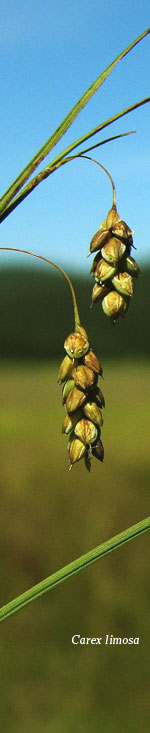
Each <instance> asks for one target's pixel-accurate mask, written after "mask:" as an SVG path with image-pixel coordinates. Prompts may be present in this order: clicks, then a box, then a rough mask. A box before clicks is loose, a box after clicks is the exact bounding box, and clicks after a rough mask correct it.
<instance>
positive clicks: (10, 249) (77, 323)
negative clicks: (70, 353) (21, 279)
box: [0, 247, 80, 330]
mask: <svg viewBox="0 0 150 733" xmlns="http://www.w3.org/2000/svg"><path fill="white" fill-rule="evenodd" d="M1 249H2V250H5V251H7V252H8V251H9V252H21V253H22V254H24V255H30V256H31V257H36V258H37V259H38V260H43V262H48V264H49V265H52V267H55V268H56V270H58V272H60V273H61V275H63V276H64V277H65V279H66V280H67V283H68V285H69V287H70V290H71V295H72V300H73V309H74V319H75V330H77V328H78V326H80V318H79V312H78V308H77V301H76V296H75V291H74V288H73V285H72V282H71V280H70V277H68V275H67V274H66V272H65V271H64V270H62V267H59V265H56V262H52V260H49V259H47V257H43V256H42V255H37V254H35V252H28V250H26V249H17V248H16V247H0V250H1Z"/></svg>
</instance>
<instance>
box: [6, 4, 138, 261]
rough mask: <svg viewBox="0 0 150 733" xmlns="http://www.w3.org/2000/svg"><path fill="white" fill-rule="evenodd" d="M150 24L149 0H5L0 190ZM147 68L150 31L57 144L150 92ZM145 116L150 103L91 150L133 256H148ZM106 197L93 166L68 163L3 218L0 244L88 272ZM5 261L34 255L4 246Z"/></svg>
mask: <svg viewBox="0 0 150 733" xmlns="http://www.w3.org/2000/svg"><path fill="white" fill-rule="evenodd" d="M149 25H150V9H149V0H143V1H142V0H132V3H131V1H130V0H74V2H72V3H70V0H57V3H56V0H49V2H48V0H43V1H42V0H36V1H35V0H32V2H31V0H30V1H29V0H26V1H25V0H1V119H0V127H1V141H2V144H1V194H2V193H3V192H4V190H5V189H6V188H7V187H8V186H9V184H10V183H11V182H12V180H13V179H14V178H15V176H17V174H18V173H19V172H20V171H21V169H22V168H23V167H24V166H25V165H26V163H27V162H28V161H29V160H30V158H31V157H32V156H33V155H34V154H35V153H36V151H37V150H38V149H39V148H40V147H41V145H43V143H44V142H45V141H46V139H47V138H48V137H49V136H50V134H51V133H52V132H53V131H54V129H55V128H56V127H57V126H58V124H59V123H60V122H61V120H62V119H63V117H64V116H65V115H66V114H67V112H68V111H69V109H70V108H71V107H72V106H73V105H74V104H75V102H76V101H77V100H78V98H79V97H80V96H81V95H82V94H83V92H84V91H85V89H86V88H87V87H88V86H89V85H90V84H91V83H92V82H93V81H94V79H96V78H97V76H98V75H99V74H100V73H101V72H102V71H103V70H104V69H105V67H106V66H108V64H109V63H110V62H111V61H112V60H113V59H114V58H115V57H116V56H117V55H118V54H119V53H120V51H122V50H123V49H124V48H125V47H126V46H127V45H128V44H129V43H131V42H132V41H133V40H134V39H135V38H136V37H137V36H138V35H140V33H142V32H143V31H144V30H146V28H147V27H148V26H149ZM149 68H150V36H148V37H147V38H146V39H144V40H143V41H142V42H141V43H140V44H139V45H138V46H137V47H136V48H135V49H134V50H133V51H131V53H130V54H129V55H128V56H127V57H126V58H125V59H124V60H123V61H121V62H120V63H119V64H118V66H117V67H116V68H115V69H114V71H113V72H112V73H111V74H110V76H109V78H108V79H107V81H106V82H105V83H104V84H103V86H102V87H101V89H100V90H99V91H98V92H97V93H96V94H95V95H94V97H93V99H92V100H91V101H90V102H89V104H88V105H87V106H86V107H85V109H84V110H83V112H81V114H80V115H79V117H78V119H77V120H76V121H75V123H74V124H73V126H72V127H71V128H70V129H69V131H68V132H67V133H66V135H65V136H64V138H63V139H62V140H61V141H60V143H59V145H57V148H55V151H56V152H59V150H62V149H63V148H65V147H66V145H67V144H69V143H71V142H72V141H73V140H74V139H76V138H77V137H79V136H80V135H82V134H84V133H85V132H86V131H88V130H90V129H91V128H93V127H95V126H96V125H98V124H99V123H100V122H102V121H103V120H105V119H107V118H108V117H110V116H111V115H113V114H116V113H117V112H119V111H120V110H121V109H123V108H125V107H127V106H128V105H131V104H133V103H135V102H137V101H138V100H140V99H142V98H144V97H147V96H150V84H149ZM149 121H150V104H148V105H145V106H144V107H141V108H140V109H139V110H136V111H135V112H133V113H132V114H130V115H128V116H127V117H125V118H123V119H122V120H120V122H119V121H117V122H116V123H115V124H114V125H113V126H111V127H108V128H107V130H106V131H105V133H104V132H103V133H101V135H100V134H99V136H97V141H99V140H100V139H102V137H103V138H104V137H107V136H109V134H110V135H115V134H118V133H120V132H126V131H127V130H135V129H136V131H137V132H136V135H132V136H130V137H126V138H125V139H121V140H117V141H115V142H112V143H108V144H107V145H105V146H103V147H101V148H100V149H98V150H96V151H93V156H94V157H97V159H98V160H99V161H100V162H101V163H102V164H103V165H104V166H105V167H106V168H108V170H109V171H110V173H111V175H112V177H113V178H114V181H115V185H116V190H117V204H118V211H119V214H120V216H121V217H122V218H123V219H125V221H126V222H127V223H128V225H129V226H130V227H131V228H132V229H134V243H135V246H136V247H137V254H136V258H137V261H138V262H139V263H141V261H143V262H144V261H147V260H149V259H150V237H149V225H148V222H149V199H150V175H149V168H150V146H149V127H150V125H149ZM93 142H96V139H95V140H94V141H93ZM89 144H90V143H89ZM91 144H92V143H91ZM55 151H52V154H51V156H48V158H47V161H46V162H48V161H49V160H50V158H51V157H54V152H55ZM91 155H92V153H91ZM42 167H43V166H42ZM111 202H112V194H111V186H110V183H109V181H108V179H107V177H106V176H105V174H104V173H103V172H102V171H100V169H99V168H98V166H95V165H94V164H92V163H90V162H88V161H75V162H73V163H69V164H68V165H66V166H65V167H64V168H62V170H60V171H58V172H57V173H55V174H54V175H53V176H51V177H50V178H49V179H47V181H46V182H44V183H42V184H40V186H38V188H37V189H36V190H35V191H34V192H33V193H32V194H31V195H30V196H29V197H28V198H27V199H26V200H25V201H24V202H23V203H22V204H20V206H19V207H18V208H17V209H16V210H15V211H14V212H13V213H12V214H11V215H10V216H9V217H8V219H6V220H5V221H4V222H3V223H2V224H1V246H12V247H22V248H25V249H31V250H32V251H34V252H37V253H39V254H43V255H45V256H46V257H48V256H49V257H50V258H51V259H55V261H56V262H57V263H58V264H60V265H62V267H65V268H66V270H67V271H68V272H70V271H71V270H72V269H73V268H74V269H75V270H77V269H78V268H80V269H82V271H85V272H88V271H89V268H90V266H91V261H90V259H86V254H87V253H88V250H89V242H90V239H91V237H92V236H93V234H94V233H95V231H96V230H97V229H98V227H99V225H100V223H101V221H102V220H103V219H104V218H105V216H106V214H107V211H108V209H109V208H110V206H111ZM133 254H134V253H133ZM1 262H2V264H4V263H5V264H8V263H9V262H10V263H12V262H13V263H14V264H17V263H18V264H21V262H22V263H25V264H26V265H27V264H28V265H29V264H30V259H29V258H27V257H26V258H25V257H23V256H21V255H20V256H19V255H18V256H17V255H11V253H8V254H3V253H2V252H1ZM36 266H38V263H37V264H36Z"/></svg>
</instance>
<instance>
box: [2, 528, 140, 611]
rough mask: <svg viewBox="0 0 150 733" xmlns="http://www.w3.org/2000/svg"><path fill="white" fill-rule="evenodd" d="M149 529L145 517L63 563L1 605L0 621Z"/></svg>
mask: <svg viewBox="0 0 150 733" xmlns="http://www.w3.org/2000/svg"><path fill="white" fill-rule="evenodd" d="M149 529H150V517H147V518H146V519H144V520H142V521H141V522H139V523H138V524H134V525H133V526H132V527H129V528H128V529H125V530H124V532H121V533H120V534H117V535H116V536H115V537H112V538H111V539H110V540H107V541H106V542H103V543H102V544H101V545H98V547H95V548H94V549H93V550H90V552H87V553H86V554H85V555H81V557H78V558H77V559H76V560H74V561H73V562H71V563H69V565H65V566H64V567H63V568H61V570H57V572H56V573H53V574H52V575H50V576H49V577H48V578H45V579H44V580H42V581H41V582H40V583H37V585H34V586H33V587H32V588H30V589H29V590H27V591H25V593H22V594H21V595H20V596H18V597H17V598H15V599H14V600H13V601H10V602H9V603H7V604H6V605H5V606H3V607H2V608H1V609H0V621H1V622H2V621H5V619H6V618H8V617H9V616H12V614H14V613H16V612H17V611H20V610H21V609H22V608H24V607H25V606H27V605H28V604H29V603H32V602H33V601H35V600H36V599H37V598H39V597H40V596H42V595H43V594H44V593H47V592H48V591H49V590H51V589H52V588H54V587H55V586H56V585H59V583H62V582H63V581H64V580H67V579H68V578H70V577H71V576H72V575H75V574H76V573H79V572H80V571H81V570H84V569H85V568H87V567H88V566H89V565H92V563H94V562H96V561H97V560H100V558H101V557H104V556H105V555H108V553H109V552H112V551H113V550H117V549H118V548H119V547H121V546H122V545H125V544H126V542H129V541H130V540H133V539H135V538H136V537H138V535H140V534H142V533H143V532H146V531H148V530H149Z"/></svg>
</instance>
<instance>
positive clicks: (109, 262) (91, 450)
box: [0, 29, 150, 621]
mask: <svg viewBox="0 0 150 733" xmlns="http://www.w3.org/2000/svg"><path fill="white" fill-rule="evenodd" d="M149 33H150V29H147V30H146V31H144V32H143V33H142V34H141V35H140V36H139V37H138V38H137V39H136V40H135V41H133V42H132V43H131V44H130V45H129V46H128V47H127V48H126V49H125V50H124V51H122V52H121V53H120V54H119V56H117V58H116V59H115V60H114V61H113V62H112V63H111V64H110V65H109V66H108V67H107V68H106V69H105V70H104V71H103V72H102V73H101V74H100V76H99V77H98V78H97V79H96V80H95V81H94V82H93V84H92V85H91V86H90V87H89V89H87V90H86V91H85V93H84V94H83V96H82V97H81V99H80V100H79V101H78V102H77V103H76V104H75V106H74V107H73V108H72V109H71V110H70V112H69V113H68V114H67V116H66V117H65V119H64V120H63V121H62V122H61V124H60V125H59V127H58V128H57V129H56V130H55V131H54V133H53V134H52V135H51V137H50V138H49V139H48V140H47V141H46V143H44V144H43V146H42V148H41V149H40V150H39V151H38V152H37V153H36V154H35V156H34V157H33V158H32V160H31V161H29V163H27V165H26V166H25V168H24V170H22V171H21V173H20V174H19V175H18V176H17V178H16V179H15V180H14V181H13V182H12V183H11V184H10V186H9V188H8V189H7V191H5V192H4V193H3V195H2V196H1V199H0V222H1V223H2V222H3V220H4V219H6V218H7V217H8V216H9V215H10V214H11V213H12V212H13V210H14V209H15V208H17V206H19V205H20V203H21V202H22V201H23V200H24V199H25V198H26V197H27V196H28V195H30V193H31V192H33V190H34V188H35V187H36V186H37V185H39V184H40V183H41V182H42V181H43V180H45V179H46V178H48V177H49V176H50V175H51V174H52V173H55V172H56V171H57V170H58V169H61V167H63V166H64V165H65V164H66V163H68V162H73V161H74V160H75V159H76V160H78V159H79V158H80V159H81V158H85V157H87V158H89V156H87V153H88V152H89V151H90V150H92V149H93V148H95V147H97V148H99V147H100V146H101V145H104V144H107V143H108V142H111V141H112V140H115V139H117V138H118V137H124V136H125V135H127V134H131V133H132V132H133V131H129V132H128V133H120V134H118V135H115V136H111V137H108V138H105V139H104V140H101V141H98V142H96V144H93V145H91V146H90V147H88V148H84V149H83V147H82V145H83V143H85V142H86V141H87V140H89V139H90V138H92V137H94V136H95V135H97V134H98V133H99V132H101V131H102V130H103V129H105V128H106V127H107V126H109V125H111V124H113V123H114V122H115V121H116V120H118V119H121V118H122V117H123V116H125V115H127V114H129V113H130V112H132V111H133V110H135V109H138V108H139V107H140V106H142V105H144V104H147V103H148V102H149V101H150V97H148V98H146V99H142V100H140V101H138V102H136V103H134V104H133V105H131V106H130V107H128V108H126V109H124V110H121V111H119V112H118V113H117V114H116V115H114V116H112V117H110V118H109V119H107V120H105V121H103V122H101V123H100V124H99V125H98V126H97V127H94V128H93V129H92V130H90V131H88V132H86V133H84V134H83V135H82V137H80V138H79V139H77V140H74V141H73V142H72V143H71V144H70V145H69V146H68V147H67V148H65V149H64V150H63V151H62V152H61V153H59V155H57V156H55V157H54V158H53V159H52V160H51V161H50V162H49V164H48V165H47V166H46V167H45V168H44V169H43V170H42V171H40V172H39V173H37V174H36V175H33V174H34V172H35V170H36V169H37V167H38V166H39V164H40V163H41V162H42V161H43V160H44V159H45V158H46V156H47V155H48V154H49V153H50V152H51V150H53V148H54V147H55V145H56V144H57V142H58V141H59V140H60V139H61V138H62V137H63V135H64V134H65V132H66V131H67V130H68V128H69V127H70V126H71V125H72V123H73V122H74V120H75V119H76V117H77V116H78V114H79V113H80V112H81V110H82V109H83V108H84V107H85V105H86V104H87V103H88V102H89V101H90V99H91V97H92V96H93V94H94V93H95V92H96V91H97V90H98V89H99V88H100V86H101V85H102V84H103V82H104V81H105V79H106V78H107V77H108V75H109V74H110V73H111V71H112V70H113V69H114V67H115V66H116V64H117V63H118V62H119V61H121V60H122V59H123V58H124V57H125V56H126V55H127V54H128V53H129V52H130V51H131V50H132V48H134V47H135V46H136V45H137V44H138V43H139V42H141V41H142V40H143V39H144V38H145V36H147V35H148V34H149ZM78 147H80V150H79V152H78V153H76V154H73V155H72V152H73V151H74V150H76V149H77V148H78ZM90 160H93V162H95V163H96V164H98V165H99V166H100V167H101V168H102V169H103V170H104V171H105V173H106V174H107V175H108V177H109V179H110V181H111V185H112V190H113V202H112V207H111V209H110V210H109V212H108V214H107V216H106V218H105V219H104V221H103V223H102V224H101V225H100V228H99V229H98V231H96V234H94V236H93V237H92V240H91V243H90V253H94V262H93V264H92V268H91V270H92V273H93V276H94V279H95V284H94V287H93V291H92V305H93V304H94V303H95V302H98V301H101V303H102V307H103V310H104V313H105V314H106V315H107V316H109V317H110V319H111V321H112V322H114V321H115V320H116V319H117V318H118V317H119V316H124V314H125V312H126V311H127V309H128V306H129V302H130V298H131V296H132V294H133V280H132V278H133V277H137V276H138V274H139V268H138V265H137V263H136V261H135V260H134V259H133V257H132V256H131V247H133V246H134V245H133V238H132V234H133V232H132V230H131V229H130V227H129V226H128V225H127V224H126V223H125V222H124V220H123V219H122V218H120V215H119V214H118V211H117V206H116V191H115V185H114V182H113V179H112V177H111V175H110V173H109V172H108V171H107V170H106V168H105V167H104V166H102V164H101V163H100V162H98V161H96V160H95V159H92V158H90ZM0 249H1V250H2V249H5V250H6V249H7V250H13V251H16V252H24V253H26V254H28V255H30V256H33V257H37V258H38V259H40V260H43V261H44V262H47V263H48V264H50V265H52V266H54V267H55V268H56V269H57V270H58V271H59V272H60V273H61V274H62V275H63V276H64V277H65V278H66V280H67V282H68V285H69V287H70V290H71V295H72V300H73V308H74V330H72V333H71V334H69V336H66V339H65V343H64V348H65V356H64V358H63V361H62V363H61V365H60V368H59V373H58V382H59V383H60V384H61V385H62V402H63V405H64V406H65V411H66V412H65V417H64V420H63V425H62V433H63V434H64V435H66V436H67V438H68V454H69V461H70V468H71V467H72V466H73V465H74V464H75V463H78V461H80V460H81V459H84V463H85V466H86V468H87V469H88V471H89V470H90V467H91V459H92V458H93V457H94V458H97V459H98V461H103V458H104V448H103V443H102V441H101V428H102V425H103V417H102V408H103V407H104V405H105V402H104V396H103V393H102V392H101V389H100V387H99V385H98V378H99V377H101V376H102V367H101V363H100V361H99V358H98V356H97V355H95V353H94V351H93V344H92V346H91V345H90V343H89V339H88V335H87V333H86V331H85V329H84V326H83V325H81V323H80V317H79V312H78V308H77V301H76V295H75V291H74V288H73V286H72V283H71V281H70V278H69V277H68V275H67V274H66V273H65V272H64V271H63V270H62V268H61V267H60V266H59V265H58V264H56V263H54V262H52V261H51V260H50V259H48V258H46V257H43V256H42V255H40V254H36V253H32V252H29V251H27V250H21V249H19V248H17V247H16V248H11V247H9V246H8V247H3V246H1V247H0ZM95 252H96V255H95ZM149 529H150V517H147V518H146V519H142V520H141V521H140V522H139V523H138V524H135V525H133V526H132V527H129V528H127V529H126V530H124V531H123V532H121V533H120V534H118V535H116V536H115V537H112V538H111V539H109V540H108V541H106V542H104V543H103V544H100V545H99V546H98V547H96V548H94V549H92V550H91V551H90V552H87V553H86V554H85V555H82V556H81V557H80V558H77V559H76V560H75V561H74V562H71V563H69V565H67V566H65V567H63V568H62V569H61V570H59V571H57V572H56V573H53V574H52V575H51V576H49V577H48V578H46V579H44V580H42V581H41V582H40V583H38V584H37V585H36V586H33V587H32V588H30V589H29V590H27V591H25V593H23V594H22V595H21V596H18V598H15V599H14V600H13V601H10V602H9V603H7V604H6V605H5V606H3V607H2V608H1V609H0V621H4V620H5V619H6V618H7V617H9V616H10V615H12V614H14V613H16V612H17V611H18V610H20V609H22V608H23V607H24V606H25V605H27V604H29V603H31V602H32V601H34V600H35V599H37V598H38V597H39V596H41V595H42V594H43V593H46V592H47V591H49V590H50V589H52V588H53V587H54V586H56V585H57V584H58V583H61V582H63V581H64V580H65V579H68V578H69V577H71V576H72V575H74V574H75V573H77V572H79V571H81V570H83V569H84V568H86V567H87V566H88V565H90V564H92V563H93V562H96V561H97V560H98V559H100V558H101V557H104V556H105V555H106V554H108V553H110V552H111V551H113V550H115V549H118V548H119V547H121V546H122V545H124V544H125V543H127V542H129V541H131V540H132V539H134V538H137V537H138V536H139V535H140V534H142V533H143V532H146V531H148V530H149Z"/></svg>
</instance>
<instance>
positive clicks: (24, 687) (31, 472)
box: [0, 359, 150, 733]
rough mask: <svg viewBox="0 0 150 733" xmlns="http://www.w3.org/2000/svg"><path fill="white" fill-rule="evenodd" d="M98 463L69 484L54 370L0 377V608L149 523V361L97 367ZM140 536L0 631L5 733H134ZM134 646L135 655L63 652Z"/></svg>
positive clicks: (142, 612) (142, 695)
mask: <svg viewBox="0 0 150 733" xmlns="http://www.w3.org/2000/svg"><path fill="white" fill-rule="evenodd" d="M103 369H104V381H103V383H101V384H102V389H103V392H104V394H105V400H106V408H105V412H104V427H103V436H102V439H103V442H104V446H105V461H104V464H102V465H101V464H99V463H98V461H96V460H94V459H93V464H92V471H91V475H89V474H88V473H87V472H86V471H85V468H84V462H83V461H81V463H79V464H78V465H76V466H75V467H74V469H73V470H72V472H71V473H70V472H68V456H67V439H66V438H65V437H64V436H61V423H62V419H63V415H64V412H63V408H62V406H61V388H60V387H58V386H57V370H58V364H54V363H53V365H52V366H51V365H49V363H48V362H46V363H40V364H35V363H31V362H30V363H28V362H27V363H26V364H24V363H23V362H16V363H15V362H14V363H11V364H9V363H8V362H4V363H3V364H1V366H0V393H1V395H0V399H1V410H0V438H1V441H0V442H1V461H0V484H1V494H0V513H1V555H0V557H1V559H0V564H1V605H2V604H4V603H6V602H7V601H9V600H10V599H11V598H12V597H15V596H16V595H17V594H19V593H21V592H23V591H24V590H26V589H27V588H28V587H30V586H31V585H32V584H34V583H37V582H38V581H39V580H40V579H42V578H44V577H46V576H47V575H49V574H50V573H51V572H53V571H55V570H56V569H57V568H59V567H61V566H63V565H64V564H66V563H68V562H69V561H71V560H73V559H74V558H76V557H77V556H78V555H80V554H83V553H84V552H86V551H87V550H89V549H91V548H92V547H94V546H96V545H98V544H99V543H100V542H102V541H104V540H106V539H108V538H109V537H111V536H112V535H113V534H116V533H118V532H120V531H121V530H123V529H125V528H127V527H128V526H130V525H132V524H134V523H135V522H138V521H140V520H141V519H144V517H146V516H147V515H148V514H149V483H150V482H149V478H150V460H149V453H150V449H149V434H150V418H149V414H150V390H149V365H148V362H146V361H145V362H144V363H143V361H141V362H139V361H137V362H134V361H133V360H132V361H131V362H129V361H126V359H124V361H120V362H115V361H114V360H112V361H108V360H106V361H105V363H104V360H103ZM148 547H149V535H148V533H147V534H145V535H143V536H142V537H139V538H138V539H136V540H134V541H133V542H131V543H129V544H127V545H126V546H125V547H124V548H122V549H120V550H118V551H117V552H114V553H112V554H111V555H108V556H107V557H106V558H104V559H103V560H101V561H99V562H98V563H96V564H95V565H93V566H92V567H90V568H88V569H86V570H85V571H83V573H80V574H79V575H77V576H75V577H74V578H72V579H70V581H67V582H65V583H63V584H62V585H60V586H59V587H58V588H56V589H54V590H52V591H51V592H50V593H49V594H47V595H45V596H44V597H43V598H41V599H39V600H38V601H36V602H35V603H34V604H32V605H31V606H28V607H27V608H25V609H24V611H22V612H20V613H18V614H16V616H14V617H13V616H12V618H10V619H9V620H7V621H6V622H5V623H4V624H2V625H1V629H0V631H1V669H2V675H1V703H0V710H1V721H2V730H7V731H8V733H9V731H10V733H20V731H21V732H22V733H27V732H28V733H31V731H40V733H48V732H49V731H53V733H60V732H62V731H66V733H70V731H71V733H76V731H77V730H78V731H79V733H82V731H86V732H87V733H97V731H99V730H101V729H102V730H104V731H106V733H120V731H121V732H122V733H126V731H127V732H129V733H135V732H137V731H141V730H142V731H143V733H147V731H148V728H149V677H148V672H149V670H148V651H149V625H148V620H149V584H148ZM76 633H78V634H81V635H82V636H94V637H95V636H103V637H105V634H113V635H114V636H122V637H125V636H127V637H128V636H134V637H137V636H140V645H139V646H135V647H132V646H114V647H111V646H110V647H105V646H104V645H103V646H102V647H99V646H93V647H92V646H90V647H89V646H87V647H85V646H74V647H73V646H72V644H71V638H72V635H73V634H76Z"/></svg>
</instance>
